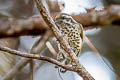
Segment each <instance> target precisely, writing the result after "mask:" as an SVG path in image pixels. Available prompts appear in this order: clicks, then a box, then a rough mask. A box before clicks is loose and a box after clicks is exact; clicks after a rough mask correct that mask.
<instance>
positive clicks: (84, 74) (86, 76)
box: [35, 0, 94, 80]
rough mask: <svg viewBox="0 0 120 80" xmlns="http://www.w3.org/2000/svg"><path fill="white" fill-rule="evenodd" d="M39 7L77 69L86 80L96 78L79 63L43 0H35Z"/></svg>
mask: <svg viewBox="0 0 120 80" xmlns="http://www.w3.org/2000/svg"><path fill="white" fill-rule="evenodd" d="M35 2H36V4H37V7H38V9H39V11H40V13H41V15H42V17H43V19H44V21H45V22H46V23H47V24H48V26H49V27H50V29H51V30H52V32H53V33H54V35H55V36H56V38H57V40H58V41H59V42H60V44H61V45H62V46H63V48H64V50H65V51H66V52H67V53H68V55H69V57H70V58H71V59H72V60H73V62H74V63H75V64H76V65H77V66H76V69H78V70H79V72H77V73H78V74H79V75H80V76H81V77H82V78H83V79H84V80H94V78H93V77H92V76H91V75H90V74H89V73H88V72H87V71H86V69H85V68H84V67H83V66H82V65H81V64H80V63H79V61H78V59H77V57H76V55H75V53H74V52H73V51H72V50H71V48H70V46H69V44H68V42H67V41H66V40H65V39H63V38H62V34H61V33H60V31H59V29H58V28H57V26H56V25H55V23H54V21H53V19H52V18H51V17H50V15H49V14H48V13H47V11H46V9H45V7H44V6H43V4H42V2H41V0H35Z"/></svg>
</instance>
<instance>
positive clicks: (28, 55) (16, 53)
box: [0, 46, 75, 71]
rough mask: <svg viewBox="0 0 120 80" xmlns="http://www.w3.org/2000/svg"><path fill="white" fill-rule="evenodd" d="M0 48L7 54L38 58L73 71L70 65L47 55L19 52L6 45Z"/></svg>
mask: <svg viewBox="0 0 120 80" xmlns="http://www.w3.org/2000/svg"><path fill="white" fill-rule="evenodd" d="M0 50H1V51H4V52H8V53H9V54H13V55H17V56H21V57H26V58H30V59H38V60H43V61H47V62H50V63H53V64H55V65H57V66H60V67H62V68H64V69H67V70H70V71H75V70H74V69H75V68H74V67H70V66H67V65H64V64H61V63H60V62H58V61H57V60H55V59H52V58H49V57H45V56H40V55H38V54H29V53H24V52H20V51H17V50H13V49H10V48H8V47H1V46H0Z"/></svg>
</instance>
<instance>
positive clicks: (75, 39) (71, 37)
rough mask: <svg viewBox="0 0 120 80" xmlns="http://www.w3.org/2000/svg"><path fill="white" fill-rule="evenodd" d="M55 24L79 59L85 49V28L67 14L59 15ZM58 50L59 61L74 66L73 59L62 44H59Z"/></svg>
mask: <svg viewBox="0 0 120 80" xmlns="http://www.w3.org/2000/svg"><path fill="white" fill-rule="evenodd" d="M55 24H56V26H57V27H58V29H59V31H60V32H61V34H62V37H63V38H64V39H65V40H66V41H67V42H68V44H69V46H70V47H71V49H72V50H73V52H74V53H75V54H76V56H77V57H79V55H80V52H81V50H82V47H83V26H82V25H81V24H79V23H78V22H76V21H75V20H74V19H73V18H72V16H71V15H69V14H66V13H60V14H59V15H57V16H56V18H55ZM58 48H59V54H58V58H57V59H58V61H61V62H64V64H72V65H73V64H74V63H73V62H72V59H70V58H69V55H68V54H67V53H66V51H65V50H64V49H63V47H62V46H61V45H60V44H58Z"/></svg>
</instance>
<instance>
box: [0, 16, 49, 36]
mask: <svg viewBox="0 0 120 80" xmlns="http://www.w3.org/2000/svg"><path fill="white" fill-rule="evenodd" d="M47 29H48V27H47V25H46V24H45V22H44V21H43V20H42V18H37V17H35V18H28V19H15V18H2V19H0V37H10V36H14V37H16V36H21V35H40V34H43V33H44V32H45V31H46V30H47Z"/></svg>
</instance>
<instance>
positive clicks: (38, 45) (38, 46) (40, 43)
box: [31, 30, 52, 54]
mask: <svg viewBox="0 0 120 80" xmlns="http://www.w3.org/2000/svg"><path fill="white" fill-rule="evenodd" d="M51 36H52V32H51V31H49V30H47V31H46V33H45V34H44V36H43V38H41V39H42V40H41V39H40V40H39V41H37V42H36V43H35V45H34V46H33V48H32V50H31V53H35V54H38V53H40V52H41V50H42V49H43V48H44V47H45V43H46V42H47V41H48V40H49V38H50V37H51ZM43 45H44V46H43Z"/></svg>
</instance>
